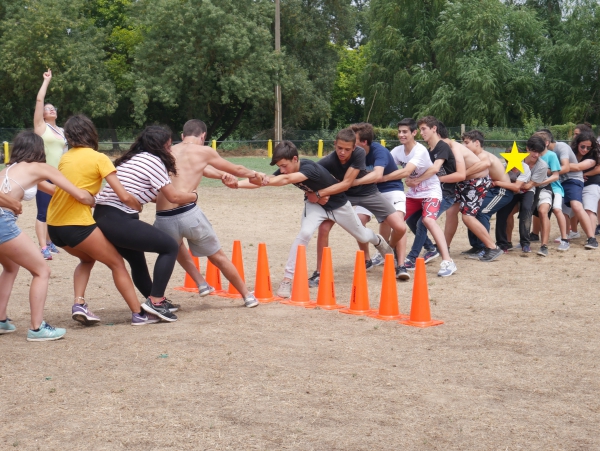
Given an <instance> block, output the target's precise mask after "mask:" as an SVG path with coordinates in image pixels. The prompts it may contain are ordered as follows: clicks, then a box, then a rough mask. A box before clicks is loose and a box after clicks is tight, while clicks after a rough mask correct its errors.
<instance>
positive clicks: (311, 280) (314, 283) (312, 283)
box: [308, 271, 321, 288]
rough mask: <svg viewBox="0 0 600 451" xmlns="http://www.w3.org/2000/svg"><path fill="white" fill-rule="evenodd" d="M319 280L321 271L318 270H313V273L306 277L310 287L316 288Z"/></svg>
mask: <svg viewBox="0 0 600 451" xmlns="http://www.w3.org/2000/svg"><path fill="white" fill-rule="evenodd" d="M320 280H321V273H320V272H319V271H315V272H313V275H312V276H310V277H309V278H308V286H309V287H310V288H316V287H318V286H319V281H320Z"/></svg>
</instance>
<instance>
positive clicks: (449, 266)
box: [438, 260, 458, 277]
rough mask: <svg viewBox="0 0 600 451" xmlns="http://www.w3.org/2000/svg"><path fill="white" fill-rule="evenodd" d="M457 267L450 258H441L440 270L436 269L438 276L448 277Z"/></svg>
mask: <svg viewBox="0 0 600 451" xmlns="http://www.w3.org/2000/svg"><path fill="white" fill-rule="evenodd" d="M457 269H458V268H457V267H456V264H455V263H454V262H453V261H452V260H442V263H441V264H440V270H439V271H438V276H439V277H450V276H451V275H452V274H454V273H455V272H456V270H457Z"/></svg>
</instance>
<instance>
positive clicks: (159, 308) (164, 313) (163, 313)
mask: <svg viewBox="0 0 600 451" xmlns="http://www.w3.org/2000/svg"><path fill="white" fill-rule="evenodd" d="M141 307H142V308H143V309H144V310H145V311H146V312H148V313H151V314H152V315H156V316H158V317H159V318H160V319H162V320H163V321H168V322H170V323H171V322H173V321H177V316H175V315H174V314H173V313H171V311H170V310H169V309H168V308H167V307H164V306H163V305H162V304H159V305H155V304H153V303H152V301H151V300H150V299H147V300H146V302H144V303H143V304H142V306H141Z"/></svg>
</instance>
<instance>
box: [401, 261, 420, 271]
mask: <svg viewBox="0 0 600 451" xmlns="http://www.w3.org/2000/svg"><path fill="white" fill-rule="evenodd" d="M416 266H417V264H416V263H415V262H414V261H412V260H411V259H410V258H407V259H406V260H404V267H405V268H406V269H407V270H409V271H414V270H415V268H416Z"/></svg>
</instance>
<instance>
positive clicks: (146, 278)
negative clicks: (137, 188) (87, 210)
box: [94, 205, 179, 298]
mask: <svg viewBox="0 0 600 451" xmlns="http://www.w3.org/2000/svg"><path fill="white" fill-rule="evenodd" d="M139 218H140V215H138V214H137V213H135V214H129V213H125V212H124V211H123V210H119V209H118V208H115V207H110V206H108V205H96V208H95V210H94V219H95V220H96V223H97V224H98V227H99V228H100V230H101V231H102V233H103V234H104V236H105V237H106V239H107V240H108V241H110V242H111V243H112V244H113V245H114V246H115V247H116V248H117V250H118V251H119V253H120V254H121V255H122V256H123V258H124V259H125V260H127V262H128V263H129V266H131V278H132V279H133V283H134V285H135V286H136V288H137V289H138V290H139V291H140V293H142V295H143V296H144V297H145V298H147V297H148V296H154V297H157V298H161V297H163V296H164V295H165V290H166V289H167V284H168V283H169V279H170V278H171V274H172V273H173V268H174V267H175V262H176V261H177V252H178V251H179V246H178V245H177V242H176V241H175V240H174V239H173V238H171V237H170V236H169V235H167V234H166V233H164V232H162V231H160V230H158V229H157V228H156V227H154V226H152V225H150V224H148V223H146V222H143V221H140V219H139ZM144 252H155V253H157V254H158V258H157V259H156V263H155V264H154V282H152V279H151V278H150V273H149V272H148V265H147V264H146V257H145V256H144Z"/></svg>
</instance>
